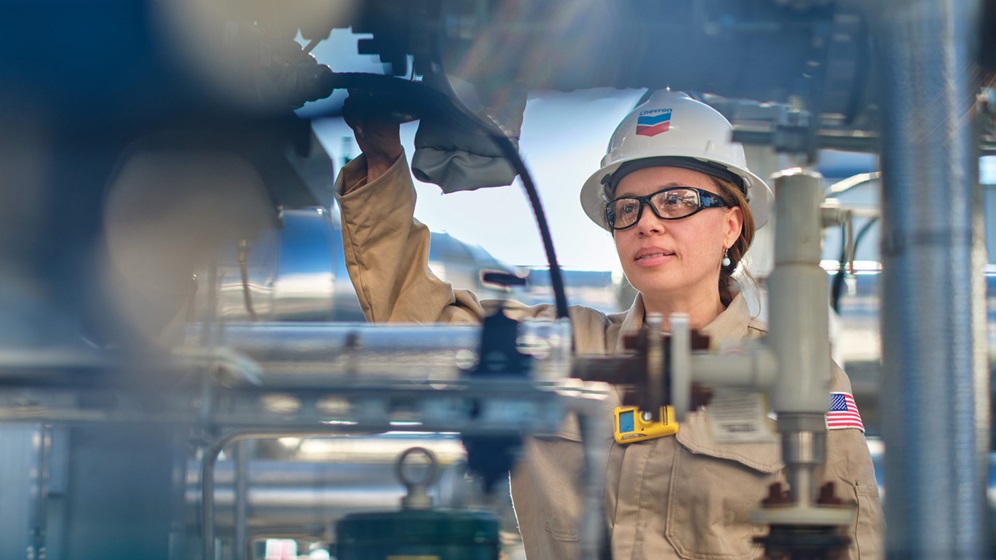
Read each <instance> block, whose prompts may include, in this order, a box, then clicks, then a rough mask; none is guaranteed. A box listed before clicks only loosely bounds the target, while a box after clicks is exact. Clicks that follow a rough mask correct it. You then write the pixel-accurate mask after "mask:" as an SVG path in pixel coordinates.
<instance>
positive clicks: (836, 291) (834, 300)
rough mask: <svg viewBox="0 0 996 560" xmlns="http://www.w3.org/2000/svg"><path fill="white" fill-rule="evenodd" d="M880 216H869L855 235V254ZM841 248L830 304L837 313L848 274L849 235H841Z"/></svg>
mask: <svg viewBox="0 0 996 560" xmlns="http://www.w3.org/2000/svg"><path fill="white" fill-rule="evenodd" d="M878 218H879V217H878V216H874V217H872V218H869V220H868V221H867V222H865V223H864V225H862V226H861V229H859V230H858V233H857V234H856V235H855V236H854V254H855V255H857V254H858V245H859V244H860V243H861V239H862V238H863V237H864V236H865V234H866V233H868V230H870V229H871V227H872V226H873V225H875V222H877V221H878ZM841 239H842V241H841V250H840V268H838V269H837V274H836V275H834V277H833V286H832V288H831V292H830V305H831V306H832V307H833V310H834V312H835V313H838V314H839V313H840V296H841V292H842V291H843V288H844V275H845V274H846V269H847V263H846V262H845V259H846V258H847V237H846V236H843V235H842V236H841Z"/></svg>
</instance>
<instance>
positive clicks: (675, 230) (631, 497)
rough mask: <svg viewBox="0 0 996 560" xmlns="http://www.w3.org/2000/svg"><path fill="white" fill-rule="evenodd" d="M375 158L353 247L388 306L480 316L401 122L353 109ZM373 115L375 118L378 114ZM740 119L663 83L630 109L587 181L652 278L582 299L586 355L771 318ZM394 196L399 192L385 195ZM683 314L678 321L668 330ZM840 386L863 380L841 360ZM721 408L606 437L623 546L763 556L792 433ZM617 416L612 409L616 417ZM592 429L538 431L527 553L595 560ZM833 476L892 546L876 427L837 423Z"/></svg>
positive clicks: (636, 274)
mask: <svg viewBox="0 0 996 560" xmlns="http://www.w3.org/2000/svg"><path fill="white" fill-rule="evenodd" d="M350 124H351V126H353V128H354V131H355V133H356V138H357V142H358V143H359V145H360V148H361V149H362V150H363V153H364V155H363V156H361V157H360V158H357V159H356V160H354V161H353V162H350V163H349V164H348V165H347V166H346V167H345V168H343V170H342V173H341V174H340V176H339V178H338V180H337V184H336V187H337V192H339V193H340V197H339V201H340V204H341V207H342V214H343V220H342V224H343V245H344V247H345V251H346V262H347V265H348V268H349V271H350V275H351V277H352V280H353V283H354V285H355V287H356V290H357V294H358V295H359V298H360V302H361V304H362V306H363V310H364V313H365V314H366V316H367V318H368V319H369V320H370V321H381V322H382V321H402V322H477V321H480V320H481V319H482V318H483V317H484V316H485V315H486V314H487V313H488V312H489V310H490V309H491V308H492V306H491V305H490V304H489V303H488V302H479V301H478V300H477V298H476V297H475V296H474V295H473V294H472V293H469V292H466V291H458V290H453V289H452V287H451V286H449V285H448V284H446V283H445V282H443V281H441V280H439V279H438V278H436V277H435V276H433V275H432V273H431V272H430V271H429V269H428V266H427V262H428V250H429V233H428V230H427V229H426V228H425V226H423V225H422V224H420V223H418V222H417V221H415V220H414V219H413V217H412V216H413V213H414V205H415V192H414V188H413V186H412V182H411V177H410V172H409V170H408V166H407V162H406V161H405V158H404V157H403V150H402V148H401V144H400V141H399V140H398V131H397V127H396V126H393V127H392V126H386V127H385V126H382V125H381V126H372V127H371V126H369V123H355V122H351V123H350ZM365 127H366V128H365ZM731 133H732V127H731V126H730V124H729V122H727V121H726V119H725V118H723V117H722V115H720V114H719V113H717V112H716V111H715V110H713V109H712V108H710V107H709V106H707V105H705V104H702V103H699V102H697V101H694V100H692V99H690V98H688V97H687V96H685V95H683V94H680V93H674V92H670V91H661V92H657V93H655V94H654V95H652V96H650V98H649V99H648V100H647V101H645V102H644V103H642V104H641V105H640V106H639V107H637V108H636V109H635V110H634V111H633V112H632V113H630V114H629V115H628V116H627V117H626V118H625V119H623V121H622V122H621V123H620V125H619V127H618V128H617V129H616V131H615V133H614V134H613V136H612V140H611V141H610V143H609V150H608V153H607V154H606V156H605V158H603V160H602V167H601V169H599V170H598V171H597V172H596V173H594V174H593V175H592V176H591V178H590V179H589V180H588V181H587V182H586V183H585V185H584V187H583V188H582V192H581V203H582V207H583V208H584V210H585V213H586V214H587V215H588V216H589V217H590V218H591V219H592V220H593V221H594V222H595V223H596V224H598V225H599V226H601V227H602V228H605V229H607V230H609V231H610V232H611V233H612V236H613V239H614V240H615V244H616V249H617V251H618V254H619V259H620V262H621V263H622V268H623V271H624V272H625V273H626V276H627V278H628V279H629V281H630V283H631V284H632V285H633V286H634V287H635V288H636V290H637V291H638V295H637V297H636V299H635V301H634V302H633V305H632V307H631V308H630V309H629V310H628V311H627V312H625V313H619V314H614V315H605V314H603V313H601V312H599V311H596V310H593V309H588V308H583V307H573V308H571V310H570V312H571V320H572V326H573V330H574V337H575V341H574V342H575V348H576V350H577V352H578V353H580V354H611V353H614V352H617V351H619V350H621V348H622V337H623V335H625V334H628V333H633V332H636V331H638V330H639V329H641V328H642V327H643V326H644V324H645V319H646V314H647V313H648V312H656V313H660V314H662V315H663V316H664V317H668V316H669V315H670V314H671V313H675V312H681V313H686V314H687V315H688V316H689V319H690V323H691V326H692V328H695V329H699V330H700V331H702V332H703V333H704V334H707V335H709V336H710V337H712V338H714V339H717V340H720V341H722V340H741V339H744V338H749V337H756V336H760V335H763V334H764V333H765V327H764V326H763V325H762V324H760V323H759V322H758V321H756V320H755V319H754V318H752V317H751V315H750V313H749V311H748V307H747V303H746V301H745V299H744V297H743V296H742V295H740V294H738V293H736V290H735V289H734V285H733V281H732V279H731V274H732V273H733V271H734V270H736V268H737V266H738V264H739V263H740V260H741V259H742V258H743V256H744V253H745V252H746V251H747V249H748V248H749V247H750V244H751V241H752V240H753V236H754V230H755V223H757V226H758V227H760V226H761V225H763V224H764V222H765V221H766V219H767V205H768V202H769V198H770V191H769V190H768V187H767V186H766V185H765V184H764V182H763V181H762V180H761V179H760V178H759V177H757V176H756V175H754V174H753V173H751V172H750V171H749V170H747V168H746V165H745V163H744V155H743V148H742V147H741V146H740V145H739V144H736V143H733V142H731V141H730V136H731ZM384 201H390V202H391V204H384ZM510 314H514V316H515V317H516V318H525V317H531V316H552V315H553V310H552V309H551V307H550V306H537V307H513V308H512V312H511V313H510ZM667 327H668V326H667V324H666V323H665V326H664V329H665V330H667ZM832 390H833V391H835V392H846V393H850V382H849V381H848V379H847V376H846V375H845V374H844V372H843V371H841V370H840V368H838V367H836V366H834V367H833V380H832ZM707 418H708V411H707V410H699V411H695V412H691V413H689V415H688V417H687V420H686V421H685V422H683V423H682V424H681V426H680V428H679V430H678V432H677V434H675V435H674V436H669V437H661V438H657V439H653V440H649V441H642V442H639V443H631V444H627V445H619V444H616V443H614V442H612V441H606V442H605V445H606V446H611V447H610V453H609V455H610V458H609V464H608V468H607V471H606V473H605V477H604V482H605V511H606V512H607V517H608V521H609V536H610V541H611V548H612V557H613V558H615V559H617V560H618V559H622V558H702V559H710V560H725V559H733V558H758V557H761V555H762V550H761V549H760V547H758V546H757V545H754V544H753V542H752V537H754V536H757V535H759V534H763V533H764V531H765V530H764V529H763V528H759V527H756V526H754V525H752V524H751V523H750V514H751V512H752V511H753V510H755V509H757V507H758V504H759V503H760V501H761V500H762V499H763V498H764V497H765V495H766V494H767V489H768V487H769V485H770V484H771V483H772V482H775V481H781V480H783V478H782V477H781V474H780V471H781V470H782V467H783V465H782V463H781V458H780V449H779V446H778V445H777V444H774V443H741V444H720V443H717V442H716V441H714V439H713V436H712V434H711V431H710V429H709V428H708V425H707ZM606 421H611V420H610V419H608V418H607V419H606ZM580 442H581V437H580V433H579V430H578V428H577V424H576V422H572V421H570V420H568V421H565V422H564V424H563V425H562V426H560V428H559V429H558V431H557V433H555V434H551V435H546V436H537V437H534V438H531V439H530V440H529V441H528V442H527V443H526V454H525V460H524V461H523V462H522V464H521V465H520V466H519V467H518V468H517V469H516V471H515V473H514V474H513V477H512V497H513V501H514V504H515V509H516V515H517V518H518V521H519V528H520V531H521V533H522V537H523V542H524V544H525V548H526V553H527V556H528V557H529V558H531V559H547V558H563V559H570V558H577V557H578V556H579V553H578V546H579V538H580V535H579V534H578V527H579V521H580V518H581V515H582V507H581V504H582V501H581V488H582V487H581V480H582V478H581V477H582V472H581V468H582V467H581V466H582V465H583V463H584V461H583V458H582V449H581V443H580ZM822 480H826V481H833V482H834V483H835V486H836V493H837V496H838V497H841V498H843V500H844V502H845V503H848V504H854V505H856V507H857V511H858V515H857V521H856V522H855V524H854V525H853V526H852V527H849V528H848V532H849V536H850V537H851V538H852V545H851V546H850V548H849V549H848V551H847V554H846V555H845V557H847V558H876V557H880V556H881V555H882V553H881V532H882V527H881V507H880V504H879V501H878V492H877V486H876V482H875V476H874V471H873V468H872V463H871V458H870V456H869V453H868V448H867V445H866V443H865V439H864V434H863V432H861V431H860V430H857V429H841V430H833V431H831V432H830V433H828V434H827V462H826V465H825V467H824V469H823V472H822Z"/></svg>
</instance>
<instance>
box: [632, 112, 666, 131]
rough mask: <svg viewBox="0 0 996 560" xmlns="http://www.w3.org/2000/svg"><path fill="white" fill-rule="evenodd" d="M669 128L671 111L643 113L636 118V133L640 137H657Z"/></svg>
mask: <svg viewBox="0 0 996 560" xmlns="http://www.w3.org/2000/svg"><path fill="white" fill-rule="evenodd" d="M670 128H671V109H656V110H652V111H644V112H643V113H640V115H639V116H638V117H637V118H636V133H637V134H638V135H640V136H657V135H658V134H660V133H662V132H667V131H668V129H670Z"/></svg>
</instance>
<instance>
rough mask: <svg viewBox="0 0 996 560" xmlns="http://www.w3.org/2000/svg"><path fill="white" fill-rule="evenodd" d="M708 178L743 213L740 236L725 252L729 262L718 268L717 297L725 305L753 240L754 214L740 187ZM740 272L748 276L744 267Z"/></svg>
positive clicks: (731, 298)
mask: <svg viewBox="0 0 996 560" xmlns="http://www.w3.org/2000/svg"><path fill="white" fill-rule="evenodd" d="M710 178H711V179H712V181H713V183H715V184H716V187H717V188H718V189H719V194H720V195H722V197H723V199H724V200H725V201H726V202H727V203H728V204H730V205H731V206H733V207H738V208H740V211H741V213H742V215H743V224H742V225H741V228H740V236H739V237H737V240H736V241H734V242H733V246H732V247H730V248H729V251H728V252H727V254H726V256H728V257H729V258H730V264H729V265H726V266H721V267H720V269H719V299H720V301H721V302H722V303H723V306H724V307H725V306H728V305H730V302H731V301H733V297H734V295H735V294H734V292H733V273H734V272H735V271H736V270H737V266H739V265H740V261H741V260H743V258H744V255H745V254H746V253H747V249H750V245H751V243H753V242H754V232H755V231H756V227H755V226H754V214H752V213H751V211H750V206H748V205H747V197H746V196H745V195H744V193H743V192H742V191H741V190H740V188H739V187H737V186H736V185H734V184H733V183H731V182H729V181H725V180H723V179H720V178H718V177H710ZM741 274H743V275H746V276H747V277H748V278H749V277H750V274H749V273H748V272H747V270H746V269H745V270H743V271H741Z"/></svg>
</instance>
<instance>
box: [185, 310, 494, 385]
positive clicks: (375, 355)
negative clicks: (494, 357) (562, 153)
mask: <svg viewBox="0 0 996 560" xmlns="http://www.w3.org/2000/svg"><path fill="white" fill-rule="evenodd" d="M204 328H205V327H203V326H194V327H191V328H189V329H188V331H187V349H188V350H190V349H194V350H196V349H197V348H198V347H202V346H201V344H200V343H199V340H200V339H201V337H202V334H201V331H202V329H204ZM214 328H217V329H219V330H218V334H217V335H216V337H217V340H216V342H215V344H217V345H218V346H220V347H224V348H229V349H232V350H234V351H236V352H238V353H242V354H245V355H246V356H248V357H249V358H252V360H253V361H255V362H256V363H257V364H258V367H259V369H260V370H261V371H263V372H265V375H266V377H267V378H268V379H270V380H273V381H280V382H281V383H293V381H294V380H295V378H300V379H302V380H307V382H309V383H313V382H316V381H320V380H321V379H327V380H329V381H339V382H341V381H342V380H343V379H344V378H356V379H364V380H371V379H377V378H378V376H382V377H387V378H389V379H392V380H405V379H407V380H412V381H421V380H425V379H455V378H457V377H459V376H460V375H461V372H462V369H461V367H467V366H472V365H473V363H474V360H476V352H477V349H478V347H479V346H480V340H481V327H480V325H468V326H450V325H440V326H434V327H432V328H426V327H425V326H414V325H412V326H394V325H390V326H386V325H371V324H367V323H362V324H348V323H343V324H336V323H282V324H281V323H238V324H226V325H224V326H223V327H220V328H218V327H214ZM398 364H405V367H404V368H399V367H398Z"/></svg>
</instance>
